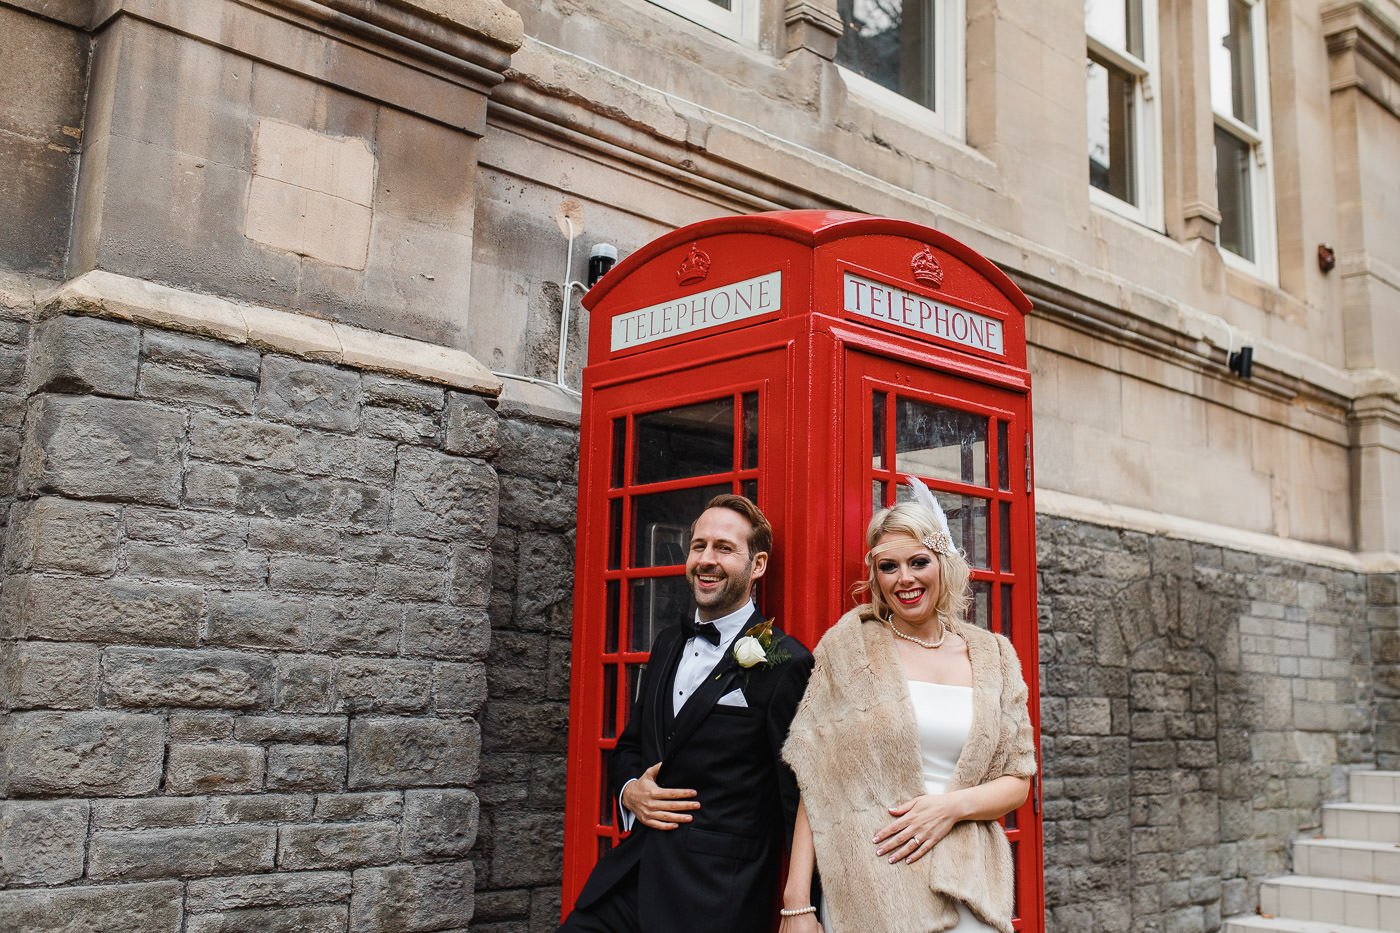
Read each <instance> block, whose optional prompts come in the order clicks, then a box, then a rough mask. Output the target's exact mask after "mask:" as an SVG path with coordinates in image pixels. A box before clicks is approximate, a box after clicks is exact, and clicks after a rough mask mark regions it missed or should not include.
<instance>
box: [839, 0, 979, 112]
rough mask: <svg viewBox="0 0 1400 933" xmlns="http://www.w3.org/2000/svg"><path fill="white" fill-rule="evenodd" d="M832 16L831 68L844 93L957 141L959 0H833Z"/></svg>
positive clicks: (960, 82)
mask: <svg viewBox="0 0 1400 933" xmlns="http://www.w3.org/2000/svg"><path fill="white" fill-rule="evenodd" d="M836 12H837V14H838V15H839V16H840V17H841V22H842V24H843V26H844V29H843V31H842V33H841V38H840V39H839V40H837V43H836V64H837V65H839V66H841V69H842V72H841V73H842V77H843V78H844V79H845V80H846V84H847V86H848V87H850V88H851V89H852V90H853V91H854V92H855V93H857V94H862V95H864V96H866V97H868V98H873V99H874V100H875V102H876V103H882V104H884V105H885V106H887V107H892V108H893V109H894V110H895V111H896V112H897V113H898V114H899V115H902V116H905V117H909V118H911V119H913V120H915V121H917V122H921V123H924V124H925V125H927V124H928V123H930V122H932V123H933V124H934V125H935V126H936V127H937V128H940V129H942V130H943V131H945V132H948V133H952V134H954V135H956V136H959V137H960V136H961V135H962V104H963V65H962V59H963V42H964V19H963V0H837V2H836ZM911 105H913V106H911ZM930 114H932V118H930Z"/></svg>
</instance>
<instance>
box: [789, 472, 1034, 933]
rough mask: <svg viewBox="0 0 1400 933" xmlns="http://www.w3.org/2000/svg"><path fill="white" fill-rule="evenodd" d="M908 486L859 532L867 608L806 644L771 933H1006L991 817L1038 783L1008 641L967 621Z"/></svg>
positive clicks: (1000, 857)
mask: <svg viewBox="0 0 1400 933" xmlns="http://www.w3.org/2000/svg"><path fill="white" fill-rule="evenodd" d="M909 483H910V486H911V487H912V488H913V491H914V501H912V502H902V503H900V504H898V505H896V506H894V507H893V508H889V509H883V510H881V511H880V512H877V513H876V514H875V516H874V518H872V519H871V521H870V525H869V528H868V529H867V531H866V546H867V547H868V548H869V551H868V553H867V554H866V557H865V562H866V565H867V567H868V575H867V578H866V579H865V580H864V581H862V582H861V583H858V584H857V585H856V587H855V588H854V589H855V590H856V591H857V592H860V593H867V594H868V598H869V602H868V603H866V604H864V605H861V606H857V607H856V608H855V609H853V610H851V611H850V612H848V613H846V614H845V615H844V616H842V617H841V619H840V620H839V621H838V622H837V623H836V624H835V625H834V626H833V627H832V628H831V629H830V631H828V632H827V633H826V635H825V636H824V637H823V638H822V640H821V643H820V644H819V645H818V646H817V649H816V652H815V654H816V659H817V661H816V669H815V670H814V671H813V673H812V679H811V681H810V683H809V684H808V687H807V693H806V695H805V696H804V697H803V700H802V704H801V706H800V707H799V708H798V712H797V717H796V718H795V719H794V720H793V723H792V729H791V731H790V733H789V735H788V739H787V744H786V745H785V746H784V748H783V757H784V759H785V760H786V761H787V762H788V764H790V765H791V766H792V769H793V771H794V772H795V773H796V775H797V780H798V784H799V785H800V787H801V791H802V803H801V805H800V806H799V808H798V813H797V825H796V829H795V831H794V835H793V843H792V855H791V862H790V864H789V867H788V880H787V886H786V888H785V889H784V892H783V904H784V906H783V909H782V911H781V914H782V926H781V928H780V933H821V931H823V930H824V931H825V933H853V931H864V930H879V931H881V933H906V931H907V933H932V931H937V933H942V931H957V933H991V931H997V933H1011V929H1012V927H1011V916H1012V912H1013V908H1014V904H1013V900H1014V884H1015V875H1014V871H1013V868H1012V863H1011V851H1010V847H1009V846H1008V844H1007V841H1006V836H1005V834H1004V833H1003V832H1002V829H1001V827H1000V826H999V825H998V824H997V822H996V820H997V819H998V818H999V817H1001V816H1003V815H1005V814H1006V813H1009V812H1010V811H1012V810H1014V809H1016V808H1017V807H1018V806H1020V805H1021V804H1022V803H1024V802H1025V800H1026V795H1027V793H1028V792H1029V790H1030V783H1031V782H1030V779H1031V775H1033V774H1034V773H1035V743H1034V737H1033V735H1032V731H1031V723H1030V715H1029V713H1028V711H1027V707H1026V685H1025V682H1024V680H1023V679H1022V676H1021V666H1020V662H1019V661H1018V660H1017V658H1016V653H1015V651H1014V650H1013V649H1012V647H1011V643H1010V642H1009V641H1007V640H1006V639H1005V638H1003V637H1002V636H1000V635H994V634H992V633H990V632H987V631H985V630H984V629H981V628H979V627H977V626H975V625H971V624H969V623H967V622H965V621H964V620H963V615H964V612H965V610H966V607H967V604H968V601H969V595H968V579H969V571H968V566H967V562H966V560H965V559H964V558H963V556H962V555H961V554H960V553H959V552H958V550H957V549H956V548H955V547H954V546H953V542H952V537H951V535H950V534H949V532H948V522H947V519H946V517H944V515H943V510H942V509H941V508H940V507H939V506H938V503H937V501H936V500H935V499H934V498H933V496H932V494H930V493H929V491H928V489H927V488H926V487H925V486H924V485H923V483H921V482H918V481H914V480H910V481H909ZM814 874H817V875H819V876H820V888H821V906H820V908H818V907H817V906H814V904H813V899H812V893H813V892H812V881H813V876H814Z"/></svg>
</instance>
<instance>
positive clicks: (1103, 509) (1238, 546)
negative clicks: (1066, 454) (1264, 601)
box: [1035, 488, 1400, 573]
mask: <svg viewBox="0 0 1400 933" xmlns="http://www.w3.org/2000/svg"><path fill="white" fill-rule="evenodd" d="M1035 510H1036V514H1038V515H1049V516H1053V517H1055V518H1068V519H1072V520H1075V521H1082V522H1089V523H1091V524H1094V525H1105V526H1108V527H1110V528H1122V529H1125V530H1128V531H1141V532H1144V533H1146V534H1151V535H1160V536H1162V537H1166V538H1180V539H1184V540H1187V541H1197V542H1200V543H1203V544H1213V545H1217V546H1219V547H1224V548H1231V549H1233V550H1237V551H1246V552H1248V553H1251V554H1260V555H1264V556H1268V557H1276V558H1279V559H1280V560H1293V561H1298V562H1300V563H1304V564H1316V565H1320V566H1323V567H1332V568H1335V569H1337V570H1349V571H1352V572H1355V573H1394V572H1397V571H1400V554H1396V553H1389V552H1384V551H1363V552H1355V551H1347V550H1343V549H1342V548H1335V547H1328V546H1327V545H1323V544H1310V543H1308V542H1306V541H1297V540H1294V539H1292V538H1281V537H1279V536H1278V535H1270V534H1263V533H1261V532H1257V531H1245V530H1244V529H1241V528H1229V527H1227V526H1225V525H1217V524H1214V523H1212V522H1203V521H1199V520H1197V519H1194V518H1183V517H1182V516H1180V515H1167V514H1165V513H1163V512H1154V511H1151V510H1148V509H1138V508H1133V507H1132V506H1127V505H1118V504H1115V503H1112V502H1101V501H1099V500H1097V499H1088V498H1085V497H1084V496H1076V495H1073V494H1071V493H1067V492H1056V491H1055V490H1053V489H1039V488H1037V489H1036V491H1035Z"/></svg>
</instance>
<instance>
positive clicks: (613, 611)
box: [603, 580, 622, 654]
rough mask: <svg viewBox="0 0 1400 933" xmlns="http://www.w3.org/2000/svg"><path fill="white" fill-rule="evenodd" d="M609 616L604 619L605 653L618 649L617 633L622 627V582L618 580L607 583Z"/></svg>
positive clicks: (611, 652)
mask: <svg viewBox="0 0 1400 933" xmlns="http://www.w3.org/2000/svg"><path fill="white" fill-rule="evenodd" d="M607 594H608V596H607V610H606V612H607V618H605V619H604V620H603V654H613V653H615V652H616V651H617V633H618V630H619V629H620V628H621V627H622V606H621V601H622V584H621V583H620V582H618V581H617V580H609V581H608V583H607Z"/></svg>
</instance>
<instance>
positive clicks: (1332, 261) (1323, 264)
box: [1317, 243, 1337, 275]
mask: <svg viewBox="0 0 1400 933" xmlns="http://www.w3.org/2000/svg"><path fill="white" fill-rule="evenodd" d="M1317 267H1318V268H1319V269H1321V270H1322V274H1323V275H1326V274H1327V273H1329V272H1331V271H1332V270H1333V269H1335V268H1337V251H1336V250H1334V249H1332V247H1330V246H1328V245H1327V244H1326V243H1319V244H1317Z"/></svg>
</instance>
